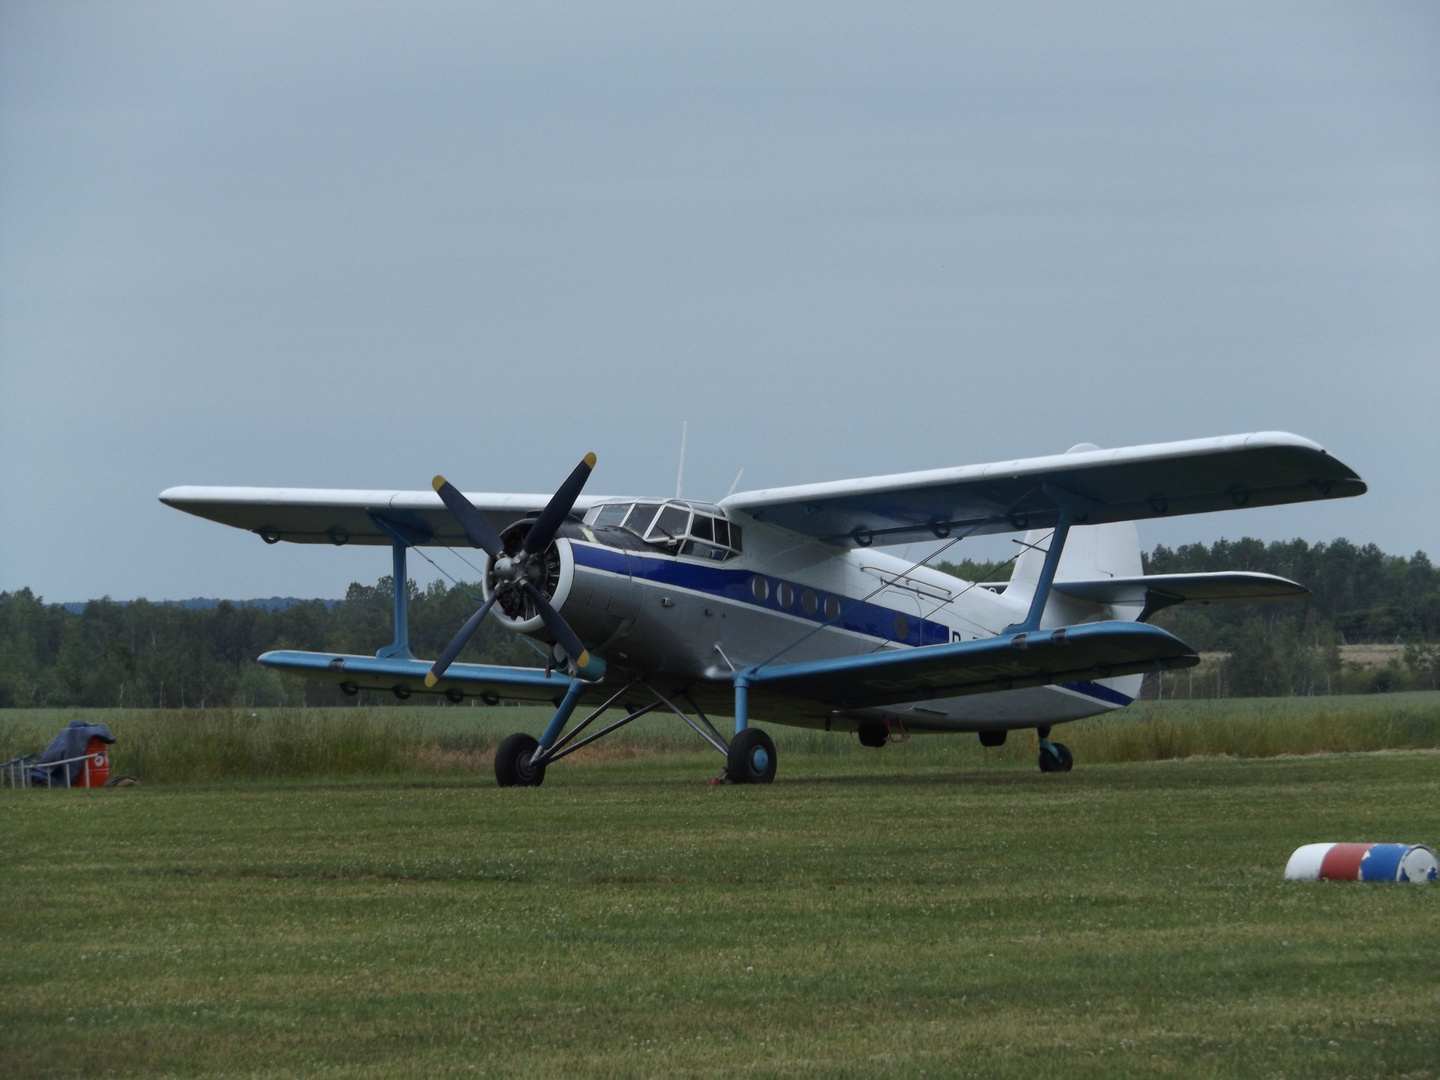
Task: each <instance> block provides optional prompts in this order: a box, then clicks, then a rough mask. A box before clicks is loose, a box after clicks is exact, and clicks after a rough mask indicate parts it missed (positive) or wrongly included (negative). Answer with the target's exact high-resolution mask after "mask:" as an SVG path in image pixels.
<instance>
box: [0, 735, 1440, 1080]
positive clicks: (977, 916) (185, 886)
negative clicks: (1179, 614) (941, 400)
mask: <svg viewBox="0 0 1440 1080" xmlns="http://www.w3.org/2000/svg"><path fill="white" fill-rule="evenodd" d="M917 741H918V740H917ZM906 745H907V747H908V746H913V745H914V742H913V741H912V743H911V744H906ZM717 762H718V758H717V757H716V756H715V755H713V754H711V755H705V756H701V755H691V754H679V753H676V754H670V755H665V756H662V757H659V758H653V759H646V758H633V759H629V760H619V761H617V760H592V761H588V762H571V761H567V762H565V763H563V764H562V765H557V766H556V767H554V768H553V769H552V770H551V772H550V774H549V775H548V776H547V779H546V782H545V785H544V787H542V788H539V789H519V790H517V789H508V790H500V789H497V788H495V787H494V786H493V783H491V782H489V781H484V782H481V781H471V780H468V779H459V778H452V779H448V780H447V779H444V778H430V779H421V780H416V779H400V780H394V779H391V780H385V779H352V780H338V781H324V782H293V781H292V782H284V781H277V782H265V783H251V784H245V785H242V784H238V783H237V784H212V785H208V786H207V785H182V784H173V785H162V786H146V787H141V788H138V789H126V790H111V791H95V792H78V791H77V792H64V791H31V792H22V791H6V792H4V793H3V797H0V812H3V831H0V837H3V840H0V844H3V847H0V851H3V866H4V873H5V878H4V890H5V903H4V904H3V905H0V935H3V940H4V942H5V948H4V951H3V953H0V956H3V959H0V1024H3V1027H0V1072H3V1073H4V1074H5V1075H7V1076H24V1075H58V1074H73V1073H77V1072H78V1073H86V1074H101V1075H103V1074H107V1073H113V1074H115V1075H143V1074H161V1073H164V1074H170V1075H214V1074H225V1075H311V1074H314V1073H318V1072H326V1073H329V1074H333V1075H339V1076H346V1075H353V1076H383V1075H395V1074H402V1073H424V1074H459V1075H479V1074H481V1073H484V1074H486V1075H491V1076H496V1075H594V1076H661V1075H694V1076H730V1075H745V1076H772V1075H773V1076H782V1075H783V1076H791V1075H817V1076H847V1075H853V1076H861V1075H864V1076H872V1075H903V1076H918V1075H921V1074H922V1073H923V1074H928V1075H931V1076H940V1075H946V1076H1025V1077H1034V1076H1067V1077H1069V1076H1082V1077H1083V1076H1110V1075H1137V1076H1145V1075H1155V1076H1174V1075H1185V1076H1215V1077H1220V1076H1225V1077H1229V1076H1272V1075H1285V1076H1291V1077H1300V1076H1307V1077H1309V1076H1374V1075H1384V1076H1391V1075H1402V1074H1408V1075H1414V1076H1428V1075H1434V1074H1435V1071H1436V1069H1437V1064H1436V1063H1437V1057H1436V1055H1437V1051H1440V1022H1437V1019H1436V1018H1437V1016H1440V979H1437V977H1436V969H1435V959H1434V941H1435V937H1436V931H1437V929H1440V921H1437V911H1440V887H1436V886H1430V887H1425V888H1420V887H1415V886H1376V885H1358V884H1339V883H1335V884H1300V883H1286V882H1283V881H1282V880H1281V872H1282V870H1283V867H1284V864H1285V860H1286V858H1287V857H1288V856H1289V854H1290V852H1291V851H1292V850H1293V849H1294V848H1295V847H1296V846H1298V845H1299V844H1301V843H1307V842H1311V841H1318V840H1406V841H1415V840H1421V841H1423V840H1427V839H1428V840H1431V841H1434V840H1436V839H1440V810H1437V807H1440V799H1437V795H1440V755H1436V754H1433V753H1425V752H1407V753H1389V754H1368V755H1353V756H1332V757H1310V758H1301V759H1283V760H1257V761H1215V760H1211V761H1184V762H1162V763H1152V764H1129V765H1089V764H1086V763H1084V762H1083V761H1082V763H1081V764H1080V765H1078V766H1077V768H1076V771H1075V772H1073V773H1070V774H1068V775H1063V776H1042V775H1040V774H1039V773H1038V772H1036V771H1034V765H1033V763H1025V764H1023V765H1014V764H1009V763H1006V762H1003V761H1002V762H997V763H995V764H993V765H990V766H987V767H983V768H975V767H970V768H964V769H954V768H948V767H936V766H934V765H933V764H927V761H926V759H925V757H924V756H923V755H912V754H908V753H907V751H906V748H905V747H889V748H886V749H885V750H881V751H878V752H876V753H875V754H874V755H872V756H871V757H869V758H867V759H862V764H861V765H857V764H856V762H855V761H853V760H852V759H850V758H849V757H848V756H847V757H841V756H837V755H827V754H820V753H815V754H804V753H793V752H792V753H790V754H789V755H788V756H787V757H786V758H785V759H784V761H783V762H782V767H783V770H784V771H783V773H782V779H781V780H780V781H778V782H777V783H776V784H775V785H773V786H772V787H768V788H737V787H729V788H711V787H706V786H705V785H704V784H703V782H702V781H703V778H704V777H705V776H707V775H710V774H712V773H713V771H714V770H715V766H716V764H717ZM867 763H868V764H867Z"/></svg>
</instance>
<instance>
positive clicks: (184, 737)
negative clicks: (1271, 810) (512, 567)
mask: <svg viewBox="0 0 1440 1080" xmlns="http://www.w3.org/2000/svg"><path fill="white" fill-rule="evenodd" d="M549 715H550V710H549V709H539V708H471V707H468V706H465V707H456V708H424V707H414V706H390V707H386V708H324V709H297V708H290V709H5V710H0V761H8V760H10V759H11V758H13V757H16V756H18V755H20V754H23V753H34V752H37V751H39V750H40V749H42V748H43V747H44V746H45V744H46V743H48V742H49V741H50V739H51V738H52V737H53V736H54V734H55V732H57V731H58V730H60V729H61V728H62V727H64V726H65V724H67V723H68V722H69V721H70V720H72V719H84V720H89V721H92V722H99V723H105V724H108V725H109V726H110V728H111V730H112V731H113V732H114V733H115V735H116V736H117V738H118V740H119V741H118V742H117V743H116V745H115V747H114V751H113V755H112V756H113V768H112V771H113V772H115V773H116V774H129V775H134V776H138V777H140V779H141V780H143V781H144V782H145V783H147V784H149V783H176V782H189V781H196V780H224V779H236V780H239V779H249V780H257V779H285V778H290V779H301V778H314V777H322V776H347V775H350V776H353V775H367V774H368V775H384V774H391V775H395V774H403V773H431V774H436V773H438V774H452V775H453V774H477V773H478V774H488V773H489V770H490V755H491V752H492V751H493V750H494V748H495V746H496V744H497V743H499V741H500V740H501V739H503V738H504V737H505V736H506V735H508V734H510V733H511V732H512V731H522V730H523V731H529V732H532V733H533V734H536V735H538V734H539V733H540V731H541V730H542V729H543V728H544V726H545V722H546V720H547V719H548V718H549ZM720 723H721V726H722V728H723V727H725V726H726V724H727V723H728V721H725V720H721V721H720ZM761 724H762V726H767V727H768V730H769V731H770V733H771V734H772V735H773V736H774V738H775V742H776V745H777V746H778V748H779V750H780V754H781V761H782V762H788V761H789V760H790V758H791V756H792V755H795V754H799V755H802V756H806V755H808V756H814V755H821V756H824V757H828V758H835V757H840V758H845V759H847V760H849V761H850V762H852V763H853V764H854V765H855V767H856V768H860V769H863V770H867V771H869V770H875V769H879V770H891V769H896V768H899V769H905V768H910V767H930V768H939V767H946V768H952V769H956V768H966V767H970V766H978V765H984V764H987V763H994V762H1000V761H1010V762H1017V763H1019V762H1033V761H1034V760H1035V756H1036V743H1035V733H1034V732H1033V731H1019V732H1015V733H1013V734H1012V736H1011V738H1010V739H1009V740H1008V742H1007V743H1006V745H1005V746H1004V747H1001V748H998V749H984V748H982V747H981V746H980V745H979V743H978V742H977V740H976V739H975V737H974V736H973V735H960V736H946V735H921V736H916V737H915V738H913V739H911V740H910V741H909V742H907V743H905V744H904V745H903V746H892V747H889V748H887V749H886V750H885V751H884V752H883V753H881V754H878V755H877V754H876V753H875V752H874V751H872V750H865V749H863V748H861V747H860V746H859V745H858V743H857V741H856V739H855V737H854V736H853V735H841V734H828V733H825V732H819V731H808V730H803V729H796V728H786V727H782V726H776V725H764V724H763V720H762V721H761ZM1055 738H1056V739H1062V740H1064V742H1065V743H1066V744H1067V745H1069V746H1070V747H1071V748H1072V750H1073V751H1074V752H1075V756H1076V759H1077V760H1079V761H1083V762H1089V763H1092V764H1093V763H1098V762H1118V761H1163V760H1169V759H1175V758H1188V757H1196V756H1210V757H1214V756H1230V757H1243V758H1263V757H1276V756H1280V755H1286V754H1315V753H1333V752H1345V751H1365V750H1414V749H1440V693H1436V692H1433V691H1430V692H1415V693H1398V694H1365V695H1359V696H1350V697H1342V696H1336V697H1305V698H1255V699H1250V700H1236V699H1224V700H1219V701H1215V700H1209V701H1206V700H1196V701H1186V700H1179V701H1144V702H1136V703H1135V704H1134V705H1132V706H1130V707H1129V708H1128V709H1124V710H1121V711H1120V712H1118V713H1114V714H1112V715H1110V716H1101V717H1094V718H1092V719H1089V720H1082V721H1079V722H1078V723H1072V724H1065V725H1063V726H1061V727H1059V728H1057V729H1056V734H1055ZM697 745H699V740H698V739H697V738H696V737H695V736H694V735H693V734H692V733H691V732H690V731H689V729H687V728H685V727H684V726H683V725H681V724H680V723H679V722H678V721H676V720H675V719H673V718H667V717H665V716H650V717H644V718H642V719H641V720H639V721H637V722H635V723H634V724H632V725H630V726H629V727H627V728H624V729H623V730H621V731H620V732H618V733H616V734H615V735H612V736H610V737H608V738H607V739H606V740H605V741H603V742H602V743H599V744H597V745H596V746H595V747H594V748H593V749H590V750H585V751H582V752H581V754H582V757H583V758H588V759H589V760H595V759H596V758H602V759H603V758H614V757H627V756H634V755H638V754H645V755H651V754H656V753H676V752H689V751H693V750H694V749H695V748H696V747H697ZM716 761H717V762H718V758H717V759H716ZM559 767H560V768H565V767H567V766H559ZM711 767H712V766H710V765H705V766H703V767H702V769H709V768H711ZM787 767H788V766H787V765H784V764H782V766H781V769H782V775H783V770H785V769H786V768H787ZM717 768H718V767H717Z"/></svg>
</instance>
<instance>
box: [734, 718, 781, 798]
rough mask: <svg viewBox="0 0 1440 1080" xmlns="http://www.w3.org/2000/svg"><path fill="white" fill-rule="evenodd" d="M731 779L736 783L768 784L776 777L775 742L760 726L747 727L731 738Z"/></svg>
mask: <svg viewBox="0 0 1440 1080" xmlns="http://www.w3.org/2000/svg"><path fill="white" fill-rule="evenodd" d="M728 764H729V772H730V779H731V781H732V782H733V783H736V784H768V783H770V781H772V780H774V779H775V744H774V743H773V742H771V741H770V736H769V735H766V734H765V732H763V731H761V730H760V729H759V728H753V727H752V728H746V729H745V730H744V731H742V732H740V734H739V735H736V736H735V738H733V739H731V740H730V755H729V763H728Z"/></svg>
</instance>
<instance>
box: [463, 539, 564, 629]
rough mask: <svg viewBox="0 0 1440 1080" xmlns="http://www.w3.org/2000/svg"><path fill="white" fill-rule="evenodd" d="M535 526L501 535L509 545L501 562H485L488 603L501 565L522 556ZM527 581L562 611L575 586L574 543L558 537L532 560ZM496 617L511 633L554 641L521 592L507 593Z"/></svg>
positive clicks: (517, 590)
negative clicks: (526, 538) (507, 559)
mask: <svg viewBox="0 0 1440 1080" xmlns="http://www.w3.org/2000/svg"><path fill="white" fill-rule="evenodd" d="M532 525H534V521H533V519H529V518H527V519H525V520H524V521H517V522H515V523H514V524H513V525H510V526H509V527H507V528H506V529H505V530H504V531H503V532H501V533H500V539H501V541H502V542H503V543H504V545H505V553H504V555H502V556H500V558H499V559H488V558H487V560H486V562H485V577H484V582H483V588H484V590H485V599H487V600H488V599H490V597H491V596H493V595H495V588H496V583H497V579H498V576H499V575H498V572H497V564H499V563H500V562H501V560H503V559H505V558H506V557H507V556H511V557H516V556H519V554H520V552H521V545H523V544H524V542H525V536H526V534H528V533H529V532H530V528H531V526H532ZM525 574H526V580H528V581H529V582H530V584H531V585H533V586H535V588H536V589H538V590H539V591H540V593H541V594H542V595H543V596H544V597H545V598H546V599H547V600H549V601H550V603H551V604H552V605H553V606H554V608H555V610H557V611H560V610H561V609H563V608H564V606H565V601H566V600H567V599H569V596H570V590H571V588H572V586H573V585H574V584H575V555H574V553H573V552H572V551H571V550H570V541H569V540H566V539H565V538H563V537H556V538H555V539H554V540H552V541H550V544H549V546H548V547H546V548H545V550H544V551H543V552H541V553H540V554H539V555H538V556H535V557H532V558H531V559H530V560H529V564H528V565H527V567H526V570H525ZM493 614H494V617H495V618H496V619H498V620H499V621H500V622H501V623H502V624H503V625H504V626H505V628H506V629H507V630H513V631H515V632H516V633H518V634H529V635H531V636H534V637H539V638H541V639H542V640H545V641H550V640H552V638H551V635H550V633H549V632H548V631H547V630H546V629H545V620H544V619H542V618H541V617H540V613H539V612H538V611H536V609H535V605H534V603H533V601H532V600H531V599H530V598H529V597H528V596H527V595H526V594H525V593H524V591H523V590H520V589H506V590H503V591H502V592H501V593H500V599H499V600H498V601H497V602H496V604H495V608H494V612H493Z"/></svg>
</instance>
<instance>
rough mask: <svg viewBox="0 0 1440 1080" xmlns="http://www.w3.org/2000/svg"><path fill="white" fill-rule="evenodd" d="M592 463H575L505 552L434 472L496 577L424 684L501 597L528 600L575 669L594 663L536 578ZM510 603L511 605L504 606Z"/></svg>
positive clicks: (588, 458) (590, 457) (591, 459)
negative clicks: (486, 596)
mask: <svg viewBox="0 0 1440 1080" xmlns="http://www.w3.org/2000/svg"><path fill="white" fill-rule="evenodd" d="M594 468H595V455H594V454H586V455H585V458H584V460H583V461H581V462H580V464H579V465H577V466H575V468H574V470H573V471H572V472H571V473H570V475H569V476H568V477H566V478H565V482H564V483H563V484H561V485H560V487H559V489H558V490H557V491H556V492H555V494H554V495H552V496H551V497H550V501H549V502H548V503H546V504H545V509H543V510H541V511H540V515H539V516H538V517H537V518H536V519H535V523H534V524H533V525H531V526H530V531H529V532H528V533H526V534H525V539H524V541H523V542H522V543H521V545H520V550H518V551H516V552H513V553H511V552H507V551H506V550H505V543H504V541H503V540H501V538H500V536H499V534H498V533H496V532H495V530H494V529H493V528H491V527H490V523H489V522H488V521H486V520H485V515H484V514H482V513H481V512H480V511H479V510H477V509H476V508H475V505H474V504H473V503H471V502H470V500H469V499H467V498H465V496H464V495H462V494H461V493H460V491H459V489H458V488H456V487H455V485H454V484H452V483H450V482H449V481H448V480H446V479H445V478H444V477H443V476H437V477H435V480H434V483H433V485H432V486H433V487H434V488H435V492H436V494H438V495H439V496H440V499H441V501H442V502H444V503H445V506H446V507H447V508H448V509H449V511H450V513H451V514H453V515H454V516H455V520H456V521H458V522H459V523H460V527H461V528H462V529H464V530H465V535H466V536H467V537H468V538H469V540H470V543H472V544H474V545H475V546H476V547H477V548H481V549H483V550H484V551H485V553H486V554H488V555H489V556H490V558H491V560H492V561H491V570H490V572H491V575H492V577H493V581H494V588H493V590H492V591H491V593H490V599H488V600H486V601H485V603H484V604H482V605H481V607H480V610H478V611H477V612H475V614H474V615H472V616H470V618H469V620H468V621H467V622H466V623H465V625H464V626H462V627H461V628H460V632H459V633H458V634H456V635H455V636H454V638H452V639H451V641H450V644H448V645H446V646H445V649H444V651H443V652H441V654H440V657H439V659H437V660H436V661H435V663H434V665H433V666H432V667H431V668H430V672H429V674H427V675H426V676H425V685H426V686H431V687H433V686H434V685H435V684H436V683H437V682H439V681H440V677H441V676H442V675H444V674H445V670H446V668H448V667H449V666H450V665H451V664H452V663H454V661H455V657H457V656H459V655H460V650H461V649H463V648H465V644H466V642H468V641H469V640H470V638H471V636H472V635H473V634H474V633H475V631H476V630H478V629H479V628H480V624H481V623H482V622H484V621H485V616H486V615H488V614H489V613H490V609H491V608H492V607H494V606H495V603H496V601H499V600H501V598H502V597H504V598H505V600H509V601H522V600H528V601H529V603H530V605H531V606H532V607H534V609H535V611H536V613H537V614H538V615H539V616H540V618H541V619H542V620H543V621H544V623H545V629H546V630H548V631H550V636H551V637H553V638H554V639H555V640H556V641H557V642H558V643H559V645H560V647H561V648H562V649H564V650H565V655H566V656H567V657H570V658H571V661H572V662H573V664H574V669H573V670H575V671H577V672H583V671H585V670H586V669H587V668H589V667H591V666H592V665H595V666H597V667H598V666H599V665H598V658H592V657H591V656H590V652H589V650H587V649H586V648H585V646H584V644H582V643H581V641H580V639H579V638H578V637H577V636H576V635H575V631H573V630H571V629H570V626H569V624H568V623H567V622H566V621H565V620H564V619H563V618H562V617H561V615H560V612H558V611H556V610H555V607H554V605H552V604H551V603H550V601H549V599H548V598H547V597H546V596H545V594H544V593H543V592H541V591H540V590H539V589H538V588H536V587H535V582H536V581H542V580H543V572H544V566H543V558H544V554H545V549H546V548H548V547H549V546H550V542H551V541H552V540H554V539H555V534H556V533H557V532H559V531H560V526H561V525H563V524H564V522H565V519H566V518H567V517H568V516H569V515H570V511H571V509H572V508H573V507H574V506H575V500H576V499H578V498H579V497H580V492H581V490H582V489H583V488H584V487H585V481H586V480H588V479H589V478H590V473H591V471H592V470H593V469H594ZM505 606H510V605H505Z"/></svg>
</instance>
